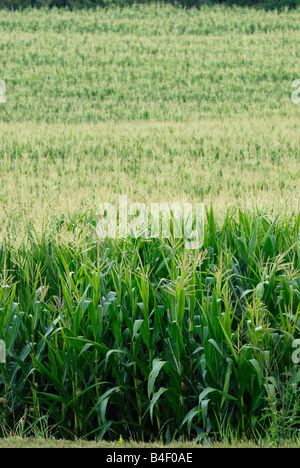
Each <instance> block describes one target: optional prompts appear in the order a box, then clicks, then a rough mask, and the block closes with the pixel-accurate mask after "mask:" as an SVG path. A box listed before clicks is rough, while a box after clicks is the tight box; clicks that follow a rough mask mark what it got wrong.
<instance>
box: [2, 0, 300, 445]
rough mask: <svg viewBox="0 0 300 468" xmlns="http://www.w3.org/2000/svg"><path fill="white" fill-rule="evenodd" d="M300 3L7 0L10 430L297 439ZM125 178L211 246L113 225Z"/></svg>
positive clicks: (138, 197) (5, 407) (6, 395)
mask: <svg viewBox="0 0 300 468" xmlns="http://www.w3.org/2000/svg"><path fill="white" fill-rule="evenodd" d="M299 19H300V10H299V9H296V10H293V11H284V12H282V13H281V14H278V12H276V11H272V12H263V11H259V10H249V9H238V8H235V9H231V10H229V9H226V8H225V7H211V8H208V7H203V8H202V9H201V10H196V9H192V10H184V9H179V8H175V7H172V6H170V5H168V6H165V7H163V6H158V5H151V6H146V5H144V6H133V7H132V8H124V9H118V8H112V9H106V10H100V9H98V10H96V11H89V10H82V11H73V12H70V11H67V10H56V9H53V10H46V9H42V10H39V11H36V10H30V9H28V10H25V11H22V12H9V11H1V18H0V27H1V44H0V48H1V64H0V79H3V80H4V81H5V83H6V88H7V98H8V100H7V104H5V105H1V107H0V120H1V126H0V156H1V158H0V168H1V176H0V200H1V206H0V225H1V244H0V339H2V340H4V341H5V343H6V346H7V362H6V364H0V434H1V436H4V437H9V436H11V435H20V436H42V437H50V436H53V437H57V438H64V439H65V440H68V439H73V440H74V441H76V440H77V439H78V438H85V439H86V440H93V439H95V438H96V439H98V440H102V439H105V440H108V441H119V439H120V436H122V438H123V439H124V440H132V439H133V440H136V441H139V442H147V441H159V442H160V443H163V442H164V443H165V442H171V441H174V440H181V441H193V442H194V443H195V442H198V441H204V440H210V441H213V440H217V441H219V440H230V441H233V442H236V441H237V440H244V439H246V438H250V439H253V440H256V441H260V440H261V438H265V440H266V441H268V442H270V443H273V444H274V443H281V442H282V441H283V440H298V438H299V427H300V421H299V407H300V401H299V379H300V371H299V364H296V363H295V362H293V360H292V353H293V351H294V348H292V343H293V341H294V340H295V339H298V338H299V334H300V333H299V332H300V317H299V313H300V301H299V296H300V293H299V291H300V275H299V271H300V246H299V227H300V215H299V185H300V184H299V174H300V173H299V156H300V155H299V132H298V130H299V127H298V123H299V106H297V105H295V104H294V103H293V102H292V100H291V94H292V91H293V88H292V86H291V84H292V82H293V80H295V79H296V78H299V76H298V68H297V63H298V62H297V61H298V59H299V50H300V35H299V25H300V21H299ZM119 194H126V195H128V197H129V199H130V202H131V201H141V202H144V203H151V202H158V201H168V202H170V203H171V202H173V201H178V202H182V201H192V202H204V203H205V205H206V208H207V212H206V220H205V237H204V245H203V247H202V248H201V249H199V250H197V251H195V250H187V249H184V245H183V241H182V240H177V241H176V242H175V240H173V239H161V238H160V239H152V240H145V239H130V238H129V239H123V240H110V239H106V240H104V241H100V240H99V239H98V238H97V236H96V232H95V225H96V223H97V221H98V219H97V210H98V205H99V203H100V201H102V200H103V201H112V202H116V200H117V199H118V196H119ZM6 443H9V441H8V442H3V444H6ZM295 443H297V442H295Z"/></svg>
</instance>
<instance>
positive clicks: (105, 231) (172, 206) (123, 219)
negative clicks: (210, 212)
mask: <svg viewBox="0 0 300 468" xmlns="http://www.w3.org/2000/svg"><path fill="white" fill-rule="evenodd" d="M96 232H97V235H98V237H99V238H100V239H105V238H111V239H116V238H120V239H122V238H123V239H125V238H128V237H131V238H134V239H137V238H139V237H141V238H144V239H155V238H174V239H183V238H184V240H185V248H187V249H198V248H200V247H201V246H202V244H203V237H204V205H203V203H196V206H195V211H194V210H193V204H192V203H182V204H180V203H177V202H176V203H166V202H164V203H151V204H150V206H148V207H147V206H146V204H145V203H131V204H128V201H127V196H126V195H120V196H119V209H118V210H117V209H116V207H115V206H114V204H113V203H110V202H105V203H102V204H101V205H100V209H99V222H98V223H97V226H96Z"/></svg>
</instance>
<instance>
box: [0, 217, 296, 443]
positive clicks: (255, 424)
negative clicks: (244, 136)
mask: <svg viewBox="0 0 300 468" xmlns="http://www.w3.org/2000/svg"><path fill="white" fill-rule="evenodd" d="M81 222H82V223H83V221H82V220H81ZM85 224H88V220H86V221H85ZM299 225H300V217H299V215H294V216H290V217H282V216H277V217H276V218H274V219H273V220H269V219H268V217H267V216H266V215H265V214H263V213H255V214H254V213H246V212H241V211H239V212H238V213H235V214H233V213H229V212H228V214H227V216H226V218H225V220H224V222H223V223H222V225H221V226H217V225H216V221H215V219H214V214H213V211H212V210H210V212H208V213H207V223H206V226H205V236H204V245H203V248H202V249H201V250H200V251H188V250H185V249H184V247H183V245H184V244H183V242H181V241H178V242H177V243H175V241H174V242H173V241H172V240H166V239H165V240H163V239H152V240H150V241H149V240H148V241H147V240H143V239H127V240H122V241H121V240H117V241H115V240H114V241H112V240H109V239H107V240H105V241H101V242H97V241H96V242H94V243H90V244H89V245H88V244H87V238H86V237H85V236H84V235H83V233H84V232H85V231H84V230H82V231H81V232H82V239H81V241H78V239H77V242H76V244H75V243H72V242H70V243H69V244H68V245H67V244H66V243H63V242H61V241H55V240H53V239H54V238H52V237H51V235H50V234H49V235H46V234H45V235H44V236H43V237H42V238H41V239H39V240H36V239H35V237H34V233H31V234H30V233H28V238H27V240H26V242H25V241H24V244H22V245H19V246H15V245H14V243H13V242H12V241H11V240H10V239H7V240H6V242H5V243H3V245H2V246H1V249H0V266H1V276H2V277H1V283H2V284H1V289H0V307H1V310H0V339H3V340H4V341H5V343H6V347H7V361H6V364H0V418H1V419H0V432H1V434H2V435H5V434H9V433H11V432H12V431H17V430H20V425H21V428H22V433H23V434H26V433H30V432H32V431H33V432H35V433H38V432H39V431H43V430H45V428H47V429H46V430H47V431H49V433H51V434H54V435H58V436H60V437H64V438H75V437H86V438H91V439H92V438H95V437H97V438H99V439H102V438H105V439H108V440H115V439H118V438H119V437H120V436H122V437H123V438H124V439H128V438H133V439H135V440H140V441H144V440H145V441H147V440H150V439H152V440H153V439H154V440H155V439H160V440H162V441H166V442H170V441H171V440H174V439H177V438H184V439H185V440H187V439H189V440H201V439H203V438H209V437H212V438H220V437H225V436H226V437H228V436H229V437H231V436H232V437H236V438H238V437H245V436H247V437H261V436H265V435H270V434H271V435H272V434H273V435H274V434H275V433H276V437H277V435H278V434H279V433H280V431H281V427H283V426H284V428H285V431H286V432H285V435H286V437H292V436H295V435H299V427H300V426H299V423H300V421H299V408H300V406H299V405H300V402H299V381H300V369H299V365H297V364H295V363H293V361H292V351H293V350H292V343H293V341H294V340H295V339H297V338H299V335H300V317H299V313H300V305H299V303H300V301H299V297H300V292H299V291H300V276H299V268H300V248H299ZM69 227H70V230H72V229H74V230H75V229H79V230H80V227H82V226H78V225H77V226H76V225H75V223H74V222H73V223H71V222H70V223H69ZM87 245H88V246H87ZM285 402H286V405H285ZM275 426H276V427H275ZM276 431H277V432H276Z"/></svg>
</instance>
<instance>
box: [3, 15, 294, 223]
mask: <svg viewBox="0 0 300 468" xmlns="http://www.w3.org/2000/svg"><path fill="white" fill-rule="evenodd" d="M299 18H300V12H299V10H295V11H292V12H284V13H282V14H278V13H277V12H268V13H266V12H264V11H255V10H248V9H235V10H233V11H232V10H228V9H225V8H221V7H215V8H204V9H202V10H200V11H197V10H188V11H184V10H181V9H177V8H173V7H171V6H166V7H159V6H150V7H149V6H141V7H133V8H125V9H123V10H118V9H111V10H97V11H96V12H94V11H81V12H67V11H64V10H57V11H56V10H52V11H46V10H41V11H38V12H37V11H34V10H26V11H25V12H14V13H12V12H6V11H2V12H1V19H0V28H1V44H0V47H1V64H0V76H1V77H2V79H4V80H5V81H6V84H7V93H8V102H7V104H6V105H5V106H2V107H1V110H0V112H1V114H0V116H1V121H2V124H1V128H0V133H1V156H2V157H1V200H3V204H2V205H1V215H0V216H1V218H0V219H1V223H3V222H4V220H5V217H6V215H5V212H6V213H7V215H9V217H10V223H12V222H13V220H14V219H15V220H16V221H17V223H15V224H18V227H20V224H22V222H23V221H24V219H26V220H27V221H28V220H30V219H32V220H33V221H34V223H35V226H36V227H37V228H38V226H40V225H41V224H43V223H44V219H45V217H48V216H50V215H53V214H56V213H59V214H62V213H63V214H65V215H66V214H71V215H73V214H75V215H81V214H82V212H83V211H86V210H92V211H93V210H95V205H96V206H97V205H98V204H99V201H100V200H104V201H108V200H114V199H115V197H116V195H118V194H119V193H124V194H127V195H128V196H129V197H130V199H131V200H132V201H141V200H144V201H145V200H150V199H151V201H161V200H164V199H165V198H166V197H168V199H174V198H176V200H179V199H180V200H181V199H185V200H187V199H188V200H193V201H195V200H196V201H199V202H201V201H203V202H205V203H210V202H212V203H213V204H214V206H215V208H216V210H217V212H218V211H219V209H220V211H222V210H223V208H224V207H226V206H227V205H228V204H229V205H231V206H232V205H235V204H236V203H237V202H239V203H241V204H245V203H246V204H247V205H248V206H253V205H255V204H258V206H264V207H266V208H267V207H268V208H275V210H278V208H280V207H285V206H287V207H288V208H290V207H292V209H297V208H298V206H299V205H298V203H299V166H298V164H297V162H298V161H299V132H298V122H299V106H296V105H295V104H293V103H292V100H291V94H292V92H293V88H292V87H291V83H292V81H293V80H295V79H296V78H297V76H298V74H299V73H298V65H297V64H298V63H299V55H300V35H299ZM4 209H5V212H4ZM6 219H7V218H6ZM2 232H3V230H2Z"/></svg>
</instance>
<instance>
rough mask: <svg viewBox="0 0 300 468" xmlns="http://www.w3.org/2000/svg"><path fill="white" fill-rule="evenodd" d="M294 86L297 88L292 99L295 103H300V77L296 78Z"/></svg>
mask: <svg viewBox="0 0 300 468" xmlns="http://www.w3.org/2000/svg"><path fill="white" fill-rule="evenodd" d="M292 87H293V88H296V89H295V91H294V92H293V94H292V101H293V103H294V104H300V79H298V80H294V81H293V83H292Z"/></svg>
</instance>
